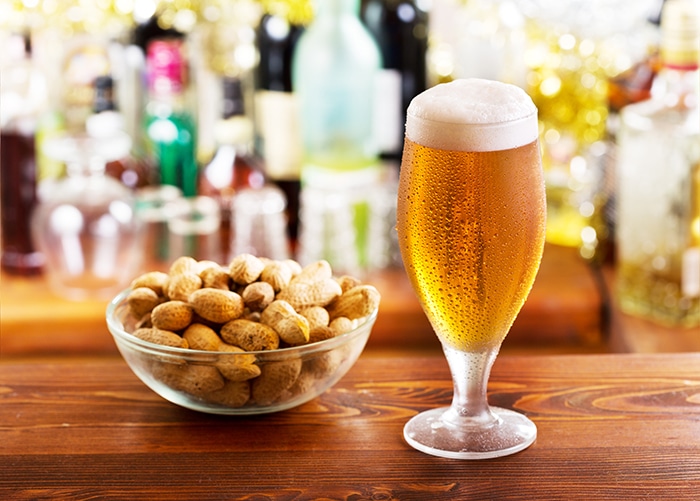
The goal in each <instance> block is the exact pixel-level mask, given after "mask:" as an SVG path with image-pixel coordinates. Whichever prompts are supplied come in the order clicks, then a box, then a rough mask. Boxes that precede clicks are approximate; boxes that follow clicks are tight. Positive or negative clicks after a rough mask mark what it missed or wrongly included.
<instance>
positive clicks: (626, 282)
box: [616, 0, 700, 326]
mask: <svg viewBox="0 0 700 501" xmlns="http://www.w3.org/2000/svg"><path fill="white" fill-rule="evenodd" d="M698 21H699V19H698V12H697V10H696V5H695V3H694V2H692V1H686V0H667V1H666V3H665V4H664V8H663V11H662V18H661V30H662V31H661V50H660V58H661V62H662V67H661V69H660V71H659V73H658V75H657V77H656V79H655V80H654V84H653V86H652V94H651V99H649V100H646V101H643V102H640V103H636V104H632V105H629V106H626V107H625V108H623V110H622V113H621V124H620V125H621V127H620V131H619V133H618V164H617V174H618V183H617V222H616V232H617V274H616V276H617V291H618V298H619V302H620V306H621V308H622V309H623V311H625V312H627V313H630V314H634V315H638V316H642V317H647V318H651V319H654V320H656V321H659V322H662V323H666V324H675V325H685V326H697V325H700V238H699V236H698V232H699V230H698V227H697V225H698V220H700V216H698V214H697V212H696V211H697V206H698V201H697V198H698V196H699V194H698V191H697V186H698V184H697V177H696V176H697V173H696V170H697V169H698V167H697V165H698V163H700V111H699V108H698V78H699V76H700V75H699V73H698V52H699V50H700V47H699V38H700V37H699V33H698V32H699V25H698Z"/></svg>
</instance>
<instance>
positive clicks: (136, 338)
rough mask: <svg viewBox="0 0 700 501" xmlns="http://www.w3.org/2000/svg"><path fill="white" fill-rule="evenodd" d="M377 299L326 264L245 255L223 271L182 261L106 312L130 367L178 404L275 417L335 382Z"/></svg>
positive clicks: (361, 343) (351, 359) (141, 279)
mask: <svg viewBox="0 0 700 501" xmlns="http://www.w3.org/2000/svg"><path fill="white" fill-rule="evenodd" d="M379 302H380V294H379V292H378V291H377V289H376V288H374V287H373V286H371V285H368V284H364V283H362V282H361V281H360V280H358V279H356V278H354V277H350V276H339V277H336V276H334V275H333V272H332V269H331V266H330V265H329V264H328V262H327V261H317V262H314V263H311V264H308V265H306V266H304V267H302V266H301V265H299V263H297V262H296V261H294V260H283V261H280V260H270V259H265V258H259V257H256V256H253V255H251V254H240V255H238V256H235V257H234V258H233V259H232V261H231V262H230V264H229V265H220V264H218V263H214V262H211V261H197V260H195V259H193V258H191V257H187V256H183V257H180V258H178V259H176V260H175V262H173V264H172V265H171V266H170V268H169V270H168V271H167V272H162V271H151V272H146V273H144V274H142V275H140V276H138V277H136V278H135V279H134V280H133V281H132V283H131V285H130V287H129V288H127V289H125V290H124V291H122V292H121V293H119V294H118V295H117V296H116V297H115V298H114V299H113V300H112V301H111V302H110V303H109V305H108V306H107V313H106V318H107V327H108V328H109V331H110V333H111V334H112V336H113V338H114V341H115V343H116V345H117V348H118V349H119V352H120V353H121V355H122V356H123V358H124V360H125V361H126V363H127V364H128V365H129V367H130V368H131V370H132V371H133V372H134V373H135V374H136V376H138V377H139V378H140V379H141V380H142V381H143V382H144V383H145V384H146V385H147V386H148V387H149V388H151V389H152V390H153V391H154V392H156V393H157V394H158V395H160V396H161V397H163V398H165V399H166V400H168V401H170V402H172V403H174V404H177V405H180V406H182V407H185V408H188V409H192V410H196V411H200V412H207V413H212V414H228V415H249V414H265V413H271V412H279V411H283V410H286V409H290V408H293V407H296V406H299V405H301V404H303V403H306V402H308V401H310V400H312V399H314V398H316V397H317V396H319V395H320V394H321V393H323V392H325V391H326V390H327V389H329V388H330V387H331V386H333V385H334V384H335V383H336V382H338V381H339V380H340V379H341V378H342V377H343V376H344V375H345V374H346V373H347V371H348V370H349V369H350V368H351V367H352V366H353V364H354V363H355V361H356V360H357V358H358V357H359V356H360V354H361V353H362V351H363V349H364V347H365V344H366V343H367V340H368V338H369V335H370V332H371V330H372V327H373V325H374V322H375V320H376V318H377V312H378V310H379Z"/></svg>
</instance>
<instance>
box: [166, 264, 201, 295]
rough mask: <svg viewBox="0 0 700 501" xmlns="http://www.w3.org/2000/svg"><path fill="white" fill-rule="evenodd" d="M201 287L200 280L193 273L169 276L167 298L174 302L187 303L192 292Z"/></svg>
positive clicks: (186, 272) (187, 272)
mask: <svg viewBox="0 0 700 501" xmlns="http://www.w3.org/2000/svg"><path fill="white" fill-rule="evenodd" d="M200 287H202V279H201V278H200V277H199V275H197V274H196V273H194V272H191V271H185V272H182V273H179V274H177V275H170V279H169V280H168V285H167V296H168V297H169V298H170V300H174V301H187V299H188V298H189V297H190V294H192V293H193V292H194V291H196V290H197V289H199V288H200Z"/></svg>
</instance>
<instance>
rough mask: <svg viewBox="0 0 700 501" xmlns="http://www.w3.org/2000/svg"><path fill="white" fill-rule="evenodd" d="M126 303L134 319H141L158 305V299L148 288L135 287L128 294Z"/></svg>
mask: <svg viewBox="0 0 700 501" xmlns="http://www.w3.org/2000/svg"><path fill="white" fill-rule="evenodd" d="M126 302H127V304H128V305H129V309H130V310H131V314H132V315H133V316H134V317H136V318H141V317H143V316H144V315H145V314H146V313H148V312H149V311H151V310H152V309H153V308H155V307H156V306H158V304H160V298H159V297H158V294H156V292H155V291H154V290H153V289H151V288H150V287H137V288H135V289H133V290H132V291H131V292H130V293H129V295H128V296H127V298H126Z"/></svg>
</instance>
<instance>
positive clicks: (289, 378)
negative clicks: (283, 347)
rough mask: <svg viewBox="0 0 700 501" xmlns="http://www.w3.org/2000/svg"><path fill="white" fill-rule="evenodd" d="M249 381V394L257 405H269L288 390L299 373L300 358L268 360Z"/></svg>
mask: <svg viewBox="0 0 700 501" xmlns="http://www.w3.org/2000/svg"><path fill="white" fill-rule="evenodd" d="M260 370H261V372H260V376H258V377H256V378H255V379H253V381H252V382H251V396H252V397H253V400H254V401H255V403H256V404H258V405H269V404H271V403H273V402H274V401H275V400H277V398H278V397H279V396H280V395H282V394H283V393H284V392H285V391H286V390H288V389H289V388H290V387H291V386H292V385H293V384H294V383H295V382H296V380H297V378H298V377H299V374H300V373H301V359H300V358H293V359H290V360H281V361H278V362H270V363H267V364H265V365H264V366H263V367H261V369H260Z"/></svg>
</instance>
